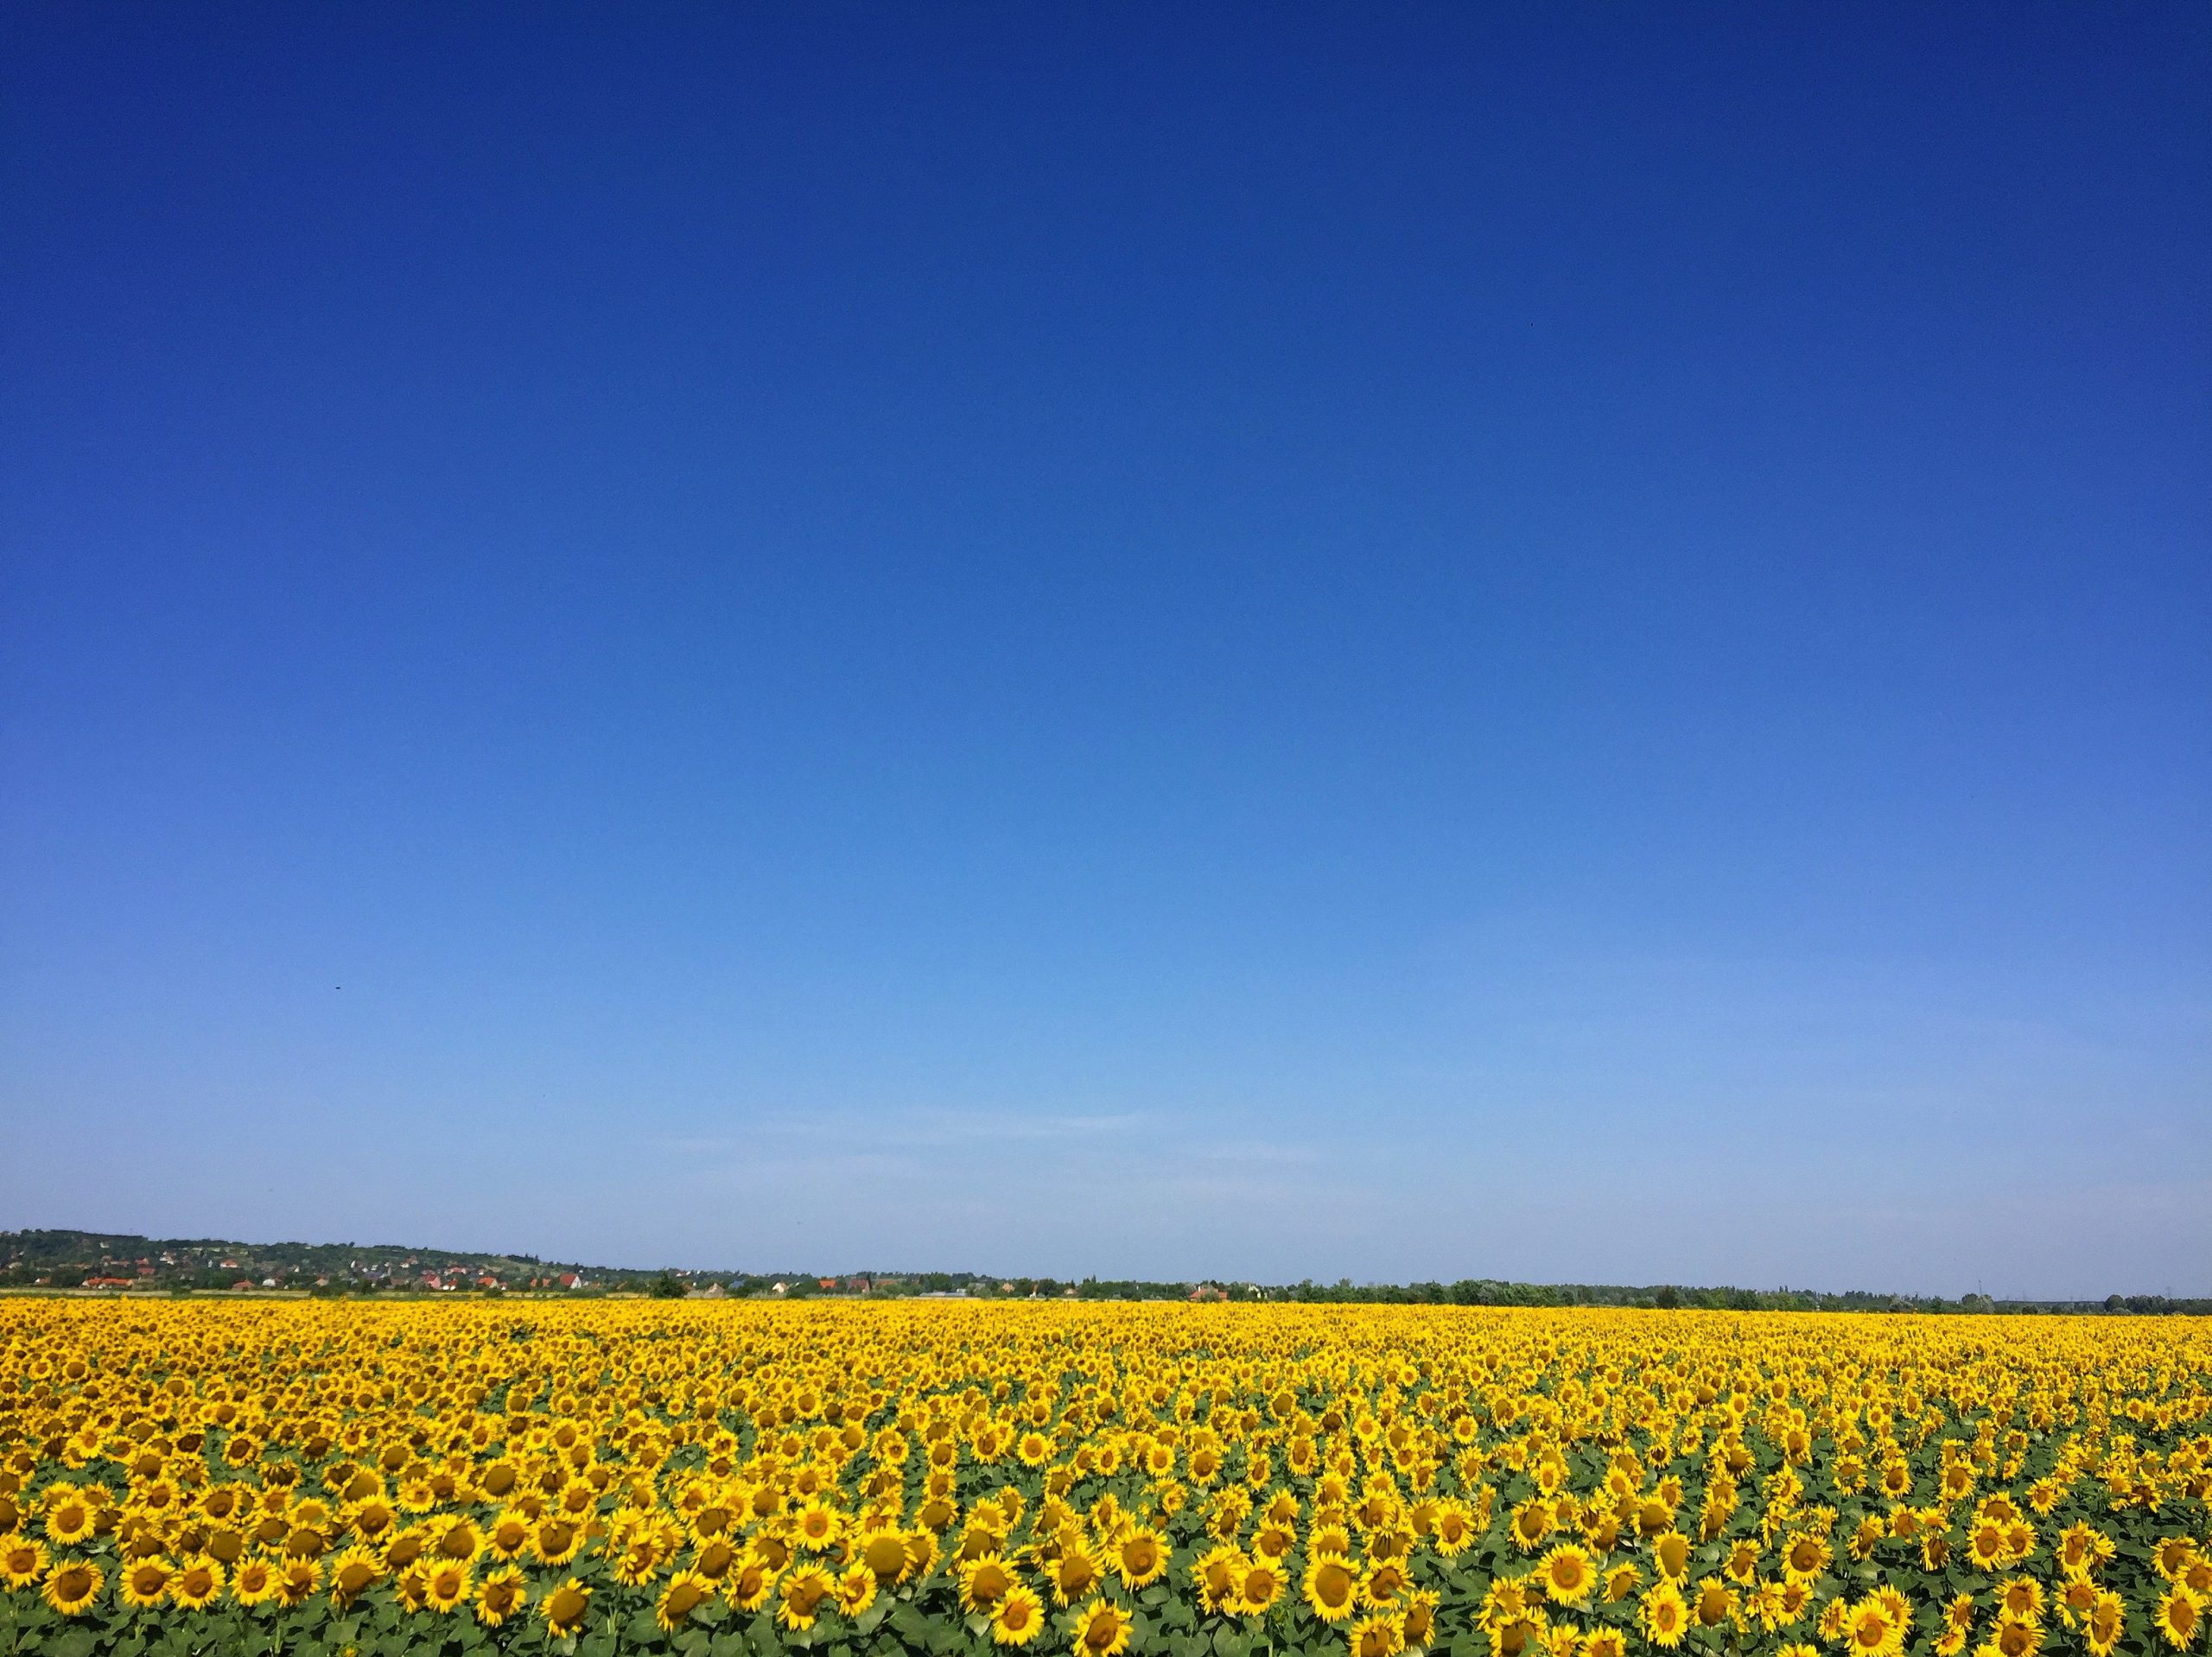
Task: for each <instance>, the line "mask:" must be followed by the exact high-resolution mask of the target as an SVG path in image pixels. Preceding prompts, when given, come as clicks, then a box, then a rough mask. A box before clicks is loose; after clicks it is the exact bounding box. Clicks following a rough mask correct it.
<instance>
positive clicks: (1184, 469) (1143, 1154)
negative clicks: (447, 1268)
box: [0, 3, 2212, 1296]
mask: <svg viewBox="0 0 2212 1657" xmlns="http://www.w3.org/2000/svg"><path fill="white" fill-rule="evenodd" d="M0 142H3V143H4V155H3V156H0V190H4V196H0V222H3V223H4V225H5V229H4V232H0V385H4V387H5V390H4V393H0V407H4V411H5V414H4V418H5V426H4V432H5V441H4V445H0V448H3V449H4V460H0V561H3V562H4V568H0V576H4V585H0V1146H4V1155H0V1225H13V1226H24V1225H82V1226H87V1227H93V1228H111V1229H124V1230H132V1231H146V1232H153V1233H162V1234H174V1233H180V1232H182V1233H192V1234H199V1235H223V1236H240V1237H245V1238H251V1239H270V1238H279V1237H298V1238H306V1239H336V1240H340V1241H343V1240H347V1239H352V1240H356V1241H364V1242H366V1241H410V1242H419V1243H428V1244H442V1245H447V1246H452V1247H461V1248H474V1247H485V1248H510V1249H518V1250H529V1251H532V1252H536V1253H538V1254H547V1255H563V1256H570V1257H582V1258H584V1259H587V1260H604V1261H607V1262H613V1263H622V1264H635V1265H645V1266H650V1265H657V1264H661V1263H678V1264H692V1265H701V1266H728V1267H762V1268H790V1267H794V1266H804V1267H810V1268H814V1269H819V1270H823V1271H837V1270H850V1269H855V1268H858V1267H877V1268H880V1269H889V1268H894V1267H949V1268H962V1267H972V1268H981V1269H991V1270H1001V1271H1016V1272H1028V1273H1053V1274H1057V1275H1080V1274H1083V1273H1100V1274H1104V1275H1123V1274H1138V1275H1146V1276H1160V1277H1173V1278H1187V1277H1191V1276H1194V1275H1198V1274H1208V1275H1228V1276H1236V1277H1247V1276H1254V1277H1259V1278H1262V1279H1269V1280H1281V1279H1294V1278H1297V1277H1300V1276H1303V1275H1307V1274H1311V1275H1313V1276H1315V1277H1319V1278H1324V1279H1334V1278H1336V1277H1338V1276H1339V1275H1348V1276H1351V1277H1353V1278H1355V1279H1408V1278H1439V1279H1453V1278H1458V1277H1462V1276H1498V1277H1521V1278H1528V1279H1540V1280H1554V1281H1556V1280H1595V1281H1611V1282H1630V1283H1645V1282H1657V1281H1666V1280H1677V1281H1686V1282H1697V1283H1733V1284H1738V1285H1751V1286H1774V1285H1776V1284H1783V1283H1786V1284H1789V1285H1794V1286H1811V1287H1816V1288H1837V1289H1840V1288H1848V1287H1854V1286H1860V1287H1870V1288H1881V1289H1901V1290H1908V1291H1921V1292H1942V1293H1947V1294H1956V1293H1959V1292H1965V1291H1969V1290H1972V1289H1974V1288H1975V1287H1976V1286H1981V1287H1984V1288H1986V1290H1987V1291H1988V1292H1992V1293H1996V1294H2024V1295H2025V1294H2041V1295H2052V1296H2068V1295H2079V1294H2095V1295H2102V1294H2104V1293H2106V1292H2110V1291H2113V1290H2121V1291H2129V1292H2159V1291H2164V1290H2168V1289H2171V1290H2172V1291H2174V1292H2196V1293H2203V1292H2212V276H2208V272H2212V11H2208V10H2206V8H2205V7H2203V6H2202V5H2201V4H2196V3H2190V4H2175V5H2159V4H2137V5H2127V6H2082V5H2070V4H2069V5H2036V4H2024V5H2023V4H2001V5H1989V6H1986V7H1968V8H1949V7H1941V6H1929V5H1926V4H1921V3H1914V4H1909V5H1899V6H1895V7H1881V6H1872V5H1851V6H1772V5H1745V6H1741V7H1707V6H1699V5H1689V4H1681V5H1667V6H1646V7H1620V6H1615V5H1606V4H1600V5H1594V6H1590V7H1587V8H1582V9H1577V8H1575V7H1573V6H1568V5H1563V4H1550V3H1545V4H1528V5H1503V6H1460V5H1448V6H1447V5H1433V6H1432V5H1420V4H1392V5H1386V6H1365V5H1362V6H1353V5H1344V6H1338V7H1319V6H1313V5H1299V4H1293V5H1255V6H1250V7H1243V6H1230V5H1212V4H1208V5H1198V6H1166V5H1150V6H1147V5H1115V6H1096V7H1086V6H1072V5H1057V4H1055V5H1041V6H1039V5H1006V6H999V7H965V6H947V7H939V6H912V5H907V6H894V5H888V4H886V5H879V6H873V7H867V8H847V7H842V6H837V5H832V4H826V3H823V4H815V3H808V4H779V5H755V6H725V7H705V6H694V7H667V6H657V7H643V8H639V7H613V6H609V7H605V8H600V9H580V8H576V7H572V6H550V5H546V6H541V5H530V6H512V7H503V6H496V5H490V4H484V5H469V6H460V7H455V6H450V5H429V6H423V7H420V8H410V7H406V6H401V5H379V6H374V7H371V6H365V5H329V6H326V5H315V6H288V5H235V6H223V7H189V6H169V7H151V6H136V5H134V6H126V7H117V8H107V7H100V6H93V5H76V4H61V3H29V4H16V5H11V6H9V7H7V8H5V9H4V10H0Z"/></svg>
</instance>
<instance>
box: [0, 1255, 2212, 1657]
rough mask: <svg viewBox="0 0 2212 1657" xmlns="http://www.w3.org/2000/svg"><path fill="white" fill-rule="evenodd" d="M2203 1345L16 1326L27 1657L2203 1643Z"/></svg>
mask: <svg viewBox="0 0 2212 1657" xmlns="http://www.w3.org/2000/svg"><path fill="white" fill-rule="evenodd" d="M2208 1414H2212V1322H2207V1321H2205V1320H2202V1319H2196V1318H2187V1317H2170V1318H2163V1319H2158V1320H2155V1321H2153V1320H2140V1319H2130V1318H2107V1317H2099V1318H2074V1317H2033V1318H2025V1317H2022V1318H2013V1317H1979V1318H1931V1317H1909V1316H1874V1315H1866V1316H1850V1315H1825V1314H1823V1315H1794V1316H1793V1315H1784V1314H1767V1313H1735V1312H1721V1311H1611V1310H1579V1311H1503V1310H1480V1309H1456V1308H1444V1307H1383V1306H1345V1307H1319V1306H1310V1305H1204V1306H1193V1305H1184V1306H1172V1305H1171V1306H1162V1305H1082V1304H1076V1305H1056V1304H1050V1303H1043V1304H1019V1303H1014V1304H1007V1303H985V1304H963V1303H958V1302H951V1303H936V1304H918V1303H912V1302H908V1303H896V1302H893V1303H847V1304H814V1305H798V1304H791V1305H777V1304H761V1303H740V1302H725V1303H720V1304H713V1305H701V1304H697V1303H689V1304H686V1303H680V1302H678V1303H665V1302H645V1301H604V1302H592V1303H562V1302H543V1303H531V1304H527V1305H499V1304H498V1303H497V1302H474V1303H467V1304H424V1303H406V1304H397V1305H376V1304H371V1305H362V1304H346V1303H337V1304H321V1303H311V1302H264V1303H261V1304H257V1305H249V1304H243V1303H238V1302H193V1301H183V1302H146V1303H135V1304H134V1303H131V1302H128V1301H62V1300H58V1299H41V1298H21V1299H14V1300H10V1301H6V1302H0V1653H7V1654H13V1653H24V1654H41V1657H44V1654H67V1657H91V1654H93V1653H96V1652H98V1653H110V1652H112V1653H118V1654H128V1657H136V1654H141V1653H159V1654H175V1657H184V1654H188V1653H194V1652H219V1651H220V1652H229V1651H238V1650H254V1651H264V1652H274V1651H285V1652H301V1653H308V1654H338V1653H341V1652H352V1653H354V1654H370V1653H398V1652H418V1651H419V1652H431V1651H445V1652H451V1653H462V1652H477V1651H483V1652H493V1651H506V1650H514V1651H529V1652H543V1651H547V1650H552V1651H556V1652H570V1651H575V1652H583V1653H588V1654H594V1657H595V1654H601V1653H609V1652H613V1651H616V1650H639V1651H648V1650H650V1651H666V1652H674V1653H683V1654H702V1653H703V1654H715V1657H768V1654H771V1653H774V1652H778V1651H783V1650H790V1649H818V1650H821V1651H823V1652H825V1653H827V1654H829V1657H895V1654H902V1653H912V1654H916V1657H952V1654H963V1657H972V1654H982V1653H988V1652H994V1651H1008V1650H1016V1649H1022V1648H1027V1649H1028V1650H1030V1651H1033V1652H1039V1653H1072V1654H1075V1657H1119V1654H1121V1653H1122V1652H1124V1651H1130V1652H1137V1653H1141V1654H1145V1657H1262V1654H1268V1657H1289V1654H1310V1657H1395V1654H1398V1653H1401V1652H1409V1651H1410V1652H1417V1651H1421V1650H1424V1649H1435V1650H1438V1651H1440V1652H1443V1653H1446V1654H1450V1657H1626V1654H1629V1653H1640V1652H1645V1651H1651V1650H1662V1651H1673V1650H1681V1651H1686V1652H1689V1653H1694V1654H1700V1657H1720V1654H1751V1653H1775V1654H1777V1657H1780V1654H1788V1657H1807V1654H1810V1653H1830V1652H1833V1653H1836V1654H1840V1657H1895V1654H1897V1653H1901V1652H1904V1651H1908V1650H1910V1651H1911V1652H1913V1653H1916V1654H1918V1653H1923V1652H1926V1653H1931V1654H1935V1657H1961V1654H1973V1657H2037V1654H2040V1653H2044V1652H2075V1651H2083V1652H2088V1653H2089V1654H2093V1657H2107V1654H2111V1653H2113V1652H2120V1653H2122V1654H2127V1657H2136V1654H2149V1653H2152V1652H2154V1651H2180V1650H2187V1649H2196V1650H2202V1649H2204V1647H2205V1639H2204V1635H2203V1634H2202V1618H2203V1617H2204V1616H2205V1615H2206V1611H2207V1607H2208V1604H2209V1603H2212V1525H2208V1518H2207V1505H2206V1504H2207V1497H2208V1494H2212V1423H2208V1419H2207V1418H2208Z"/></svg>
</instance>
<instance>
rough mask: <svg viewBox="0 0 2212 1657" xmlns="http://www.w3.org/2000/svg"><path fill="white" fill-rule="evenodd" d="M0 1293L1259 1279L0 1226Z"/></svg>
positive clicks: (977, 1286)
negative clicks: (690, 1263) (723, 1263)
mask: <svg viewBox="0 0 2212 1657" xmlns="http://www.w3.org/2000/svg"><path fill="white" fill-rule="evenodd" d="M0 1289H23V1290H45V1291H48V1292H55V1291H60V1292H69V1291H75V1292H94V1293H118V1292H121V1293H166V1294H220V1295H232V1294H289V1295H302V1294H304V1295H321V1296H336V1295H375V1294H386V1295H427V1294H491V1295H508V1294H524V1295H613V1296H622V1295H633V1296H647V1295H649V1296H658V1297H661V1298H690V1297H693V1296H696V1297H697V1298H701V1299H708V1300H717V1299H728V1298H748V1299H779V1300H788V1299H807V1298H828V1297H845V1298H863V1297H864V1298H882V1299H893V1298H924V1299H929V1298H998V1299H1005V1298H1021V1299H1032V1300H1041V1299H1079V1298H1115V1299H1147V1300H1150V1299H1188V1300H1200V1301H1204V1300H1224V1301H1225V1300H1230V1299H1258V1298H1262V1294H1263V1292H1262V1290H1261V1289H1260V1288H1259V1286H1257V1285H1255V1284H1221V1283H1213V1282H1197V1283H1181V1284H1154V1283H1135V1282H1114V1283H1102V1282H1100V1281H1099V1280H1098V1279H1085V1280H1084V1282H1082V1283H1065V1282H1061V1281H1059V1280H1058V1279H1052V1278H995V1277H992V1276H990V1275H988V1274H985V1273H970V1272H920V1273H891V1272H856V1273H850V1274H848V1275H845V1276H842V1277H822V1276H818V1275H816V1274H814V1273H798V1272H784V1273H750V1272H741V1271H702V1270H697V1269H692V1268H684V1267H666V1268H661V1269H651V1270H638V1269H626V1268H622V1267H586V1266H583V1265H580V1264H569V1263H556V1262H549V1261H544V1260H538V1259H537V1258H536V1257H534V1256H531V1255H527V1254H466V1253H460V1252H455V1251H453V1250H447V1249H422V1248H397V1247H391V1246H385V1245H379V1246H375V1247H368V1248H363V1247H360V1246H358V1245H355V1244H350V1243H344V1244H341V1243H241V1242H233V1241H218V1240H212V1239H153V1238H147V1237H140V1236H132V1235H120V1234H111V1233H103V1232H86V1231H0Z"/></svg>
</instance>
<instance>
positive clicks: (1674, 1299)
mask: <svg viewBox="0 0 2212 1657" xmlns="http://www.w3.org/2000/svg"><path fill="white" fill-rule="evenodd" d="M1651 1304H1652V1305H1655V1306H1656V1307H1658V1308H1659V1309H1660V1310H1661V1311H1674V1310H1675V1307H1677V1306H1679V1305H1681V1304H1682V1295H1681V1290H1679V1289H1677V1288H1676V1287H1675V1286H1674V1285H1673V1284H1671V1283H1669V1284H1668V1285H1667V1286H1665V1287H1664V1288H1662V1289H1661V1290H1660V1291H1659V1292H1658V1293H1657V1294H1655V1295H1653V1296H1652V1297H1651Z"/></svg>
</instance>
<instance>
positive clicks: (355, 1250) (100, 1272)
mask: <svg viewBox="0 0 2212 1657" xmlns="http://www.w3.org/2000/svg"><path fill="white" fill-rule="evenodd" d="M0 1287H6V1288H19V1289H20V1288H51V1289H78V1288H92V1289H106V1290H116V1291H124V1290H140V1291H168V1292H180V1291H202V1292H218V1291H224V1292H253V1291H264V1292H266V1291H289V1292H302V1291H304V1292H308V1293H310V1294H378V1293H410V1294H454V1293H467V1294H494V1293H496V1294H510V1293H554V1294H586V1295H588V1294H603V1293H608V1292H613V1293H633V1294H634V1293H647V1294H658V1295H667V1296H680V1295H686V1294H698V1293H709V1294H724V1295H761V1296H773V1297H776V1298H805V1297H810V1296H820V1295H846V1296H859V1295H865V1296H868V1297H869V1298H893V1297H901V1296H907V1295H918V1294H951V1295H964V1296H976V1297H984V1298H1001V1297H1014V1298H1048V1299H1059V1298H1075V1299H1085V1300H1294V1301H1306V1302H1317V1301H1318V1302H1345V1303H1354V1302H1357V1303H1369V1304H1373V1303H1381V1304H1389V1305H1461V1306H1470V1305H1471V1306H1649V1307H1656V1308H1661V1309H1664V1308H1669V1307H1687V1308H1699V1307H1702V1308H1708V1309H1713V1310H1728V1311H1921V1312H1967V1313H1972V1312H1991V1311H2005V1312H2103V1313H2133V1314H2136V1315H2157V1314H2161V1313H2187V1314H2196V1315H2207V1314H2212V1299H2207V1298H2197V1299H2169V1298H2166V1297H2165V1296H2164V1295H2118V1294H2115V1295H2112V1296H2109V1297H2107V1298H2105V1299H2103V1300H2085V1301H2055V1300H2054V1301H2014V1300H2006V1301H1999V1300H1992V1299H1990V1298H1988V1297H1987V1296H1985V1295H1967V1296H1965V1297H1963V1298H1961V1299H1958V1300H1943V1299H1940V1298H1931V1297H1924V1296H1907V1295H1894V1294H1880V1293H1874V1292H1866V1291H1863V1290H1854V1291H1852V1292H1848V1293H1844V1294H1825V1293H1816V1292H1813V1291H1810V1290H1804V1289H1736V1288H1685V1287H1681V1286H1677V1285H1672V1284H1659V1285H1653V1286H1645V1287H1640V1288H1639V1287H1632V1286H1624V1285H1619V1284H1586V1283H1564V1284H1562V1283H1549V1284H1547V1283H1512V1282H1503V1281H1499V1280H1496V1279H1488V1278H1482V1279H1461V1280H1459V1281H1458V1282H1456V1283H1448V1284H1447V1283H1409V1284H1389V1283H1385V1284H1371V1283H1370V1284H1355V1283H1353V1282H1352V1281H1351V1279H1338V1281H1337V1282H1335V1283H1332V1284H1319V1283H1314V1282H1312V1281H1310V1280H1308V1281H1305V1282H1300V1283H1294V1284H1281V1285H1274V1286H1263V1285H1261V1284H1256V1283H1235V1284H1219V1283H1213V1282H1186V1283H1156V1282H1148V1281H1135V1280H1123V1279H1110V1280H1108V1279H1097V1278H1084V1279H1082V1280H1081V1281H1080V1282H1065V1281H1061V1280H1058V1279H1052V1278H1032V1277H1019V1276H1014V1277H1006V1278H1000V1277H997V1276H995V1275H993V1274H990V1273H977V1272H851V1273H843V1274H842V1275H839V1276H835V1277H829V1276H822V1275H818V1274H817V1273H810V1272H750V1271H701V1270H698V1269H696V1267H666V1268H663V1269H659V1270H643V1271H641V1270H639V1269H636V1268H634V1267H613V1266H592V1265H587V1264H584V1263H582V1262H580V1261H574V1260H540V1259H539V1258H538V1257H537V1255H535V1254H473V1253H470V1252H468V1251H467V1250H465V1249H451V1248H410V1247H407V1246H404V1245H401V1244H397V1243H304V1242H276V1243H249V1242H232V1241H223V1240H221V1239H218V1238H212V1237H141V1236H136V1235H130V1234H128V1233H123V1232H105V1231H0Z"/></svg>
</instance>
